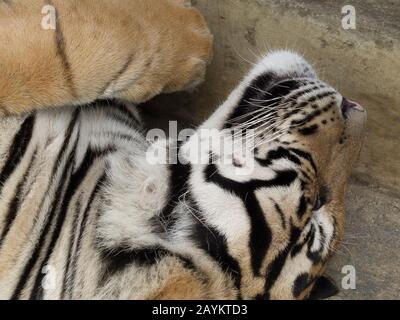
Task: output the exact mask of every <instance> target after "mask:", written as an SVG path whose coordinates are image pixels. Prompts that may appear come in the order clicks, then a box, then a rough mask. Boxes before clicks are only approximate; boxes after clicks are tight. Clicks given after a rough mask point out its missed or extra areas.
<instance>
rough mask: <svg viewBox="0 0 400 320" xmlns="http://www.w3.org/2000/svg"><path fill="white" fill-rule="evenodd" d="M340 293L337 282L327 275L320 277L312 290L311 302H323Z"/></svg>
mask: <svg viewBox="0 0 400 320" xmlns="http://www.w3.org/2000/svg"><path fill="white" fill-rule="evenodd" d="M338 293H339V288H338V287H337V285H336V284H335V281H334V280H333V279H331V278H330V277H327V276H325V275H323V276H321V277H319V278H318V279H317V280H316V281H315V284H314V286H313V288H312V290H311V293H310V296H309V297H308V299H309V300H322V299H327V298H330V297H333V296H335V295H337V294H338Z"/></svg>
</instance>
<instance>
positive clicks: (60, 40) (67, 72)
mask: <svg viewBox="0 0 400 320" xmlns="http://www.w3.org/2000/svg"><path fill="white" fill-rule="evenodd" d="M48 4H49V5H52V6H53V7H55V6H54V4H52V2H51V1H50V0H48ZM55 45H56V50H57V55H58V56H59V57H60V60H61V63H62V67H63V72H64V77H65V79H66V82H67V85H68V88H69V90H70V93H71V96H72V97H73V98H77V96H78V95H77V92H76V88H75V84H74V80H73V75H72V70H71V64H70V62H69V59H68V56H67V53H66V43H65V38H64V33H63V29H62V25H61V21H60V17H59V11H58V9H57V8H56V29H55Z"/></svg>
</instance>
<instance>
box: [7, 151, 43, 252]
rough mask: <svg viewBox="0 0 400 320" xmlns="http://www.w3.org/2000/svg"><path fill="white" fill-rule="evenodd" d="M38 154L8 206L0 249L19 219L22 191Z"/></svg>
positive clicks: (34, 154) (32, 158)
mask: <svg viewBox="0 0 400 320" xmlns="http://www.w3.org/2000/svg"><path fill="white" fill-rule="evenodd" d="M36 154H37V149H36V150H35V152H34V153H33V155H32V157H31V160H30V161H29V164H28V166H27V168H26V170H25V173H24V175H23V176H22V179H21V181H20V182H19V183H18V186H17V188H16V190H15V192H14V194H15V195H14V198H13V199H12V200H11V202H10V204H9V205H8V212H7V214H6V218H5V222H4V227H3V231H2V233H1V236H0V248H1V246H2V244H3V241H4V239H5V238H6V237H7V234H8V232H9V231H10V228H11V225H12V223H13V222H14V220H15V218H16V217H17V212H18V210H19V208H20V206H21V202H22V201H23V200H24V199H23V195H22V190H23V188H24V187H25V183H26V180H27V179H28V176H29V174H30V172H31V168H32V165H33V162H34V161H35V159H36Z"/></svg>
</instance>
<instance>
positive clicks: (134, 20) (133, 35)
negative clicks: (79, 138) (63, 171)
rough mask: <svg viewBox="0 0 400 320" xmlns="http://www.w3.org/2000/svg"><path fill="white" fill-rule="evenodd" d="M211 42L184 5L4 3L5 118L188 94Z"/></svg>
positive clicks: (0, 100) (54, 0) (0, 89)
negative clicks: (104, 101) (97, 103)
mask: <svg viewBox="0 0 400 320" xmlns="http://www.w3.org/2000/svg"><path fill="white" fill-rule="evenodd" d="M211 42H212V37H211V35H210V33H209V30H208V29H207V26H206V23H205V21H204V19H203V17H202V16H201V15H200V13H199V12H198V11H197V10H195V9H193V8H191V7H188V5H187V2H186V1H183V0H165V1H159V0H132V1H125V0H111V1H110V0H98V1H81V0H69V1H64V0H45V1H43V0H31V1H24V0H14V1H12V2H8V1H7V2H6V1H2V2H0V43H1V44H2V45H3V46H2V48H1V50H0V68H1V73H0V115H1V114H9V113H21V112H29V111H31V110H35V109H41V108H48V107H58V106H63V105H68V104H74V105H81V104H85V103H89V102H92V101H94V100H96V99H99V98H102V99H110V98H120V99H125V100H129V101H132V102H135V103H140V102H144V101H146V100H148V99H150V98H152V97H153V96H155V95H157V94H159V93H163V92H173V91H179V90H183V89H186V88H188V87H191V86H193V85H195V84H197V83H199V82H200V81H201V80H202V79H203V78H204V74H205V66H206V64H207V62H208V60H209V59H210V55H211Z"/></svg>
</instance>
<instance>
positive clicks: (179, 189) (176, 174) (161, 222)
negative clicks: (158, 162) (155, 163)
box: [153, 161, 191, 233]
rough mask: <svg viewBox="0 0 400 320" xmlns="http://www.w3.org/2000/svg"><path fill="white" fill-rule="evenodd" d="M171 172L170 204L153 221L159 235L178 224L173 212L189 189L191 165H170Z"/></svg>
mask: <svg viewBox="0 0 400 320" xmlns="http://www.w3.org/2000/svg"><path fill="white" fill-rule="evenodd" d="M169 170H170V177H169V183H168V185H169V190H168V203H167V204H166V205H165V206H164V208H163V209H162V211H161V213H160V214H159V215H158V216H157V217H156V219H153V222H154V226H155V231H156V232H159V233H162V232H165V229H167V230H169V229H171V228H172V227H173V226H174V224H175V222H176V219H177V217H175V216H174V215H173V211H174V209H175V207H176V204H177V203H178V202H179V198H180V197H181V195H182V194H183V193H184V192H185V191H186V189H187V182H188V179H189V175H190V170H191V167H190V165H189V164H187V165H185V164H182V163H180V161H179V162H178V163H177V164H172V165H170V167H169Z"/></svg>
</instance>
